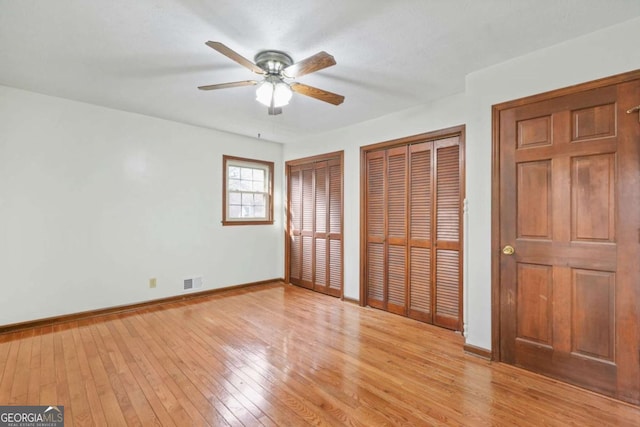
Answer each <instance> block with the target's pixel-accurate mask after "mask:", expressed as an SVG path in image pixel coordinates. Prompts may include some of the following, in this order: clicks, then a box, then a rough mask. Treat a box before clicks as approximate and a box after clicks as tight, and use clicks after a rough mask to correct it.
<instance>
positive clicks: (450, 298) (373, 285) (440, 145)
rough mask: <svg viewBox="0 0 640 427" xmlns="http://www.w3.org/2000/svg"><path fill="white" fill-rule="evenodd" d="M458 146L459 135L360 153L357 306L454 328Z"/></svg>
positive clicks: (457, 309) (458, 318)
mask: <svg viewBox="0 0 640 427" xmlns="http://www.w3.org/2000/svg"><path fill="white" fill-rule="evenodd" d="M434 136H436V135H434ZM437 136H445V135H441V134H438V135H437ZM460 142H461V135H460V133H457V134H455V135H454V136H451V137H440V138H434V139H431V140H429V138H428V137H425V135H422V136H420V137H417V138H414V139H412V140H411V141H410V142H408V141H404V140H403V141H401V142H400V143H399V144H393V143H392V144H391V146H389V147H387V146H386V145H383V146H382V147H381V148H379V149H377V147H376V146H374V147H375V148H373V149H371V150H366V148H367V147H365V151H364V152H363V174H364V180H363V193H364V198H363V208H364V209H363V212H364V215H363V234H364V241H363V251H364V257H363V258H364V262H363V264H364V268H363V282H364V288H365V289H366V291H365V299H366V300H365V303H366V304H368V305H370V306H372V307H376V308H381V309H384V310H387V311H391V312H393V313H397V314H402V315H406V316H409V317H411V318H414V319H418V320H421V321H425V322H428V323H433V324H436V325H439V326H444V327H446V328H450V329H454V330H460V329H461V327H462V314H461V313H462V304H461V296H462V275H461V271H462V268H461V267H462V256H461V239H462V233H461V224H462V220H461V218H462V217H461V205H462V197H463V196H462V194H463V191H462V167H461V162H462V156H461V150H460V147H461V145H460ZM394 145H397V146H394Z"/></svg>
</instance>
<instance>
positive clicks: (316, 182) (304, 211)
mask: <svg viewBox="0 0 640 427" xmlns="http://www.w3.org/2000/svg"><path fill="white" fill-rule="evenodd" d="M288 188H289V203H288V212H287V217H288V222H289V225H288V228H289V245H290V246H289V281H290V282H291V283H293V284H296V285H299V286H303V287H305V288H309V289H313V290H316V291H319V292H323V293H326V294H329V295H334V296H341V295H342V165H341V162H340V159H328V160H322V161H313V162H310V163H305V164H301V165H295V166H291V167H289V171H288Z"/></svg>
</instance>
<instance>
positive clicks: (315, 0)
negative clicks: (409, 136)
mask: <svg viewBox="0 0 640 427" xmlns="http://www.w3.org/2000/svg"><path fill="white" fill-rule="evenodd" d="M637 16H640V1H639V0H608V1H605V0H482V1H480V0H401V1H390V0H294V1H291V0H288V1H284V0H271V1H269V2H266V1H258V0H209V1H206V0H136V1H131V0H104V1H88V0H56V1H51V0H19V1H18V0H0V84H2V85H7V86H13V87H16V88H21V89H27V90H31V91H34V92H40V93H44V94H48V95H54V96H58V97H63V98H69V99H73V100H78V101H84V102H88V103H92V104H97V105H102V106H106V107H111V108H116V109H119V110H125V111H130V112H136V113H140V114H145V115H149V116H156V117H161V118H164V119H169V120H174V121H178V122H184V123H189V124H194V125H198V126H204V127H207V128H214V129H220V130H224V131H228V132H233V133H238V134H242V135H247V136H251V137H257V135H258V134H261V137H262V138H263V139H268V140H271V141H278V142H284V143H289V142H296V141H298V140H300V139H302V138H303V137H304V136H305V135H308V134H311V133H318V132H323V131H327V130H330V129H335V128H339V127H344V126H348V125H352V124H354V123H358V122H362V121H366V120H370V119H373V118H376V117H379V116H383V115H386V114H390V113H393V112H395V111H399V110H403V109H407V108H410V107H413V106H416V105H419V104H424V103H427V102H429V101H431V100H435V99H438V98H441V97H444V96H447V95H451V94H454V93H459V92H462V91H464V77H465V75H466V74H468V73H470V72H472V71H474V70H478V69H481V68H484V67H487V66H489V65H491V64H495V63H498V62H502V61H505V60H507V59H509V58H513V57H516V56H519V55H522V54H525V53H527V52H531V51H533V50H536V49H540V48H543V47H546V46H550V45H552V44H556V43H559V42H561V41H563V40H567V39H570V38H573V37H577V36H579V35H582V34H585V33H588V32H592V31H594V30H597V29H600V28H604V27H607V26H610V25H613V24H616V23H619V22H622V21H625V20H629V19H633V18H635V17H637ZM207 40H213V41H220V42H222V43H224V44H226V45H227V46H229V47H230V48H232V49H234V50H236V51H237V52H238V53H240V54H241V55H243V56H245V57H246V58H249V59H253V56H254V55H255V53H257V52H258V51H260V50H264V49H278V50H282V51H285V52H287V53H289V54H290V55H291V56H292V57H293V59H294V61H299V60H302V59H304V58H306V57H308V56H311V55H313V54H315V53H317V52H319V51H321V50H324V51H327V52H329V53H330V54H332V55H333V56H334V57H335V59H336V61H337V65H335V66H333V67H331V68H327V69H324V70H321V71H318V72H317V73H314V74H310V75H306V76H303V77H301V78H300V79H299V81H300V82H301V83H305V84H308V85H311V86H316V87H319V88H322V89H325V90H328V91H331V92H335V93H339V94H342V95H344V96H345V97H346V100H345V102H344V103H343V104H342V105H340V106H337V107H336V106H333V105H330V104H326V103H324V102H320V101H318V100H315V99H313V98H308V97H305V96H302V95H299V94H294V98H293V100H292V102H291V103H290V104H289V106H287V107H284V113H283V114H282V115H279V116H269V115H268V114H267V109H266V107H263V106H262V105H260V104H258V103H257V102H256V101H255V87H251V86H248V87H240V88H233V89H224V90H218V91H200V90H197V89H196V87H197V86H200V85H206V84H213V83H224V82H230V81H237V80H247V79H253V78H255V77H256V76H255V74H253V73H252V72H250V71H249V70H247V69H245V68H242V67H241V66H240V65H238V64H236V63H235V62H233V61H231V60H229V59H228V58H226V57H225V56H223V55H221V54H219V53H218V52H216V51H214V50H212V49H210V48H209V47H207V46H205V44H204V43H205V41H207Z"/></svg>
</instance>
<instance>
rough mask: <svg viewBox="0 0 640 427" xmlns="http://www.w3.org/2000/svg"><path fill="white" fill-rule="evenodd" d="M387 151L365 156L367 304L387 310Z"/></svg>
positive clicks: (374, 152)
mask: <svg viewBox="0 0 640 427" xmlns="http://www.w3.org/2000/svg"><path fill="white" fill-rule="evenodd" d="M385 153H386V152H385V151H373V152H369V153H367V154H366V156H367V159H366V162H367V177H366V180H367V182H366V198H367V210H366V235H367V240H366V246H367V247H366V261H365V275H366V277H365V280H366V283H367V286H366V287H367V304H369V305H370V306H372V307H377V308H384V309H386V308H387V298H386V295H387V289H386V276H387V274H386V262H385V236H386V227H385V223H386V206H385V202H386V188H385V187H386V186H385V181H386V174H385V169H386V161H385Z"/></svg>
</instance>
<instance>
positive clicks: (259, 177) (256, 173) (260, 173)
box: [253, 169, 264, 182]
mask: <svg viewBox="0 0 640 427" xmlns="http://www.w3.org/2000/svg"><path fill="white" fill-rule="evenodd" d="M253 180H254V181H260V182H264V170H262V169H254V170H253Z"/></svg>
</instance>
